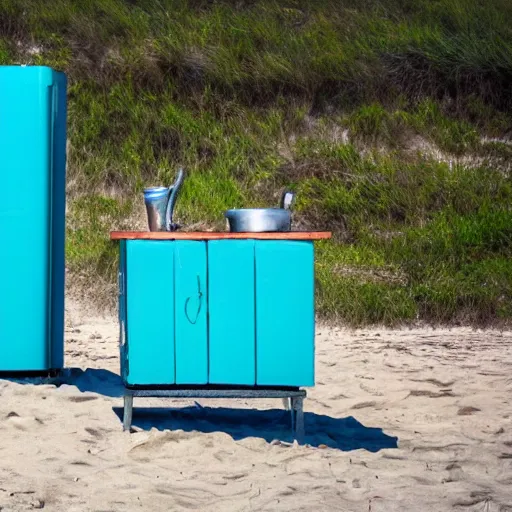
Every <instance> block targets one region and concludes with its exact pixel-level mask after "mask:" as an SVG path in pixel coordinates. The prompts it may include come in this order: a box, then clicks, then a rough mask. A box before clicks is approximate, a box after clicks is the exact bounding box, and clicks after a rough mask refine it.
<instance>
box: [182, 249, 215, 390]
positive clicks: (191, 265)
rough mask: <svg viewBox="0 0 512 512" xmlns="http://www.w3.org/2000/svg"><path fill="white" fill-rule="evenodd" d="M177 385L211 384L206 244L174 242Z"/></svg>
mask: <svg viewBox="0 0 512 512" xmlns="http://www.w3.org/2000/svg"><path fill="white" fill-rule="evenodd" d="M174 246H175V249H174V283H175V284H174V286H175V288H174V301H175V302H174V307H175V333H176V335H175V340H176V384H206V383H207V382H208V329H207V317H208V315H207V307H208V304H207V300H208V296H207V293H208V290H207V278H206V242H197V241H177V242H174Z"/></svg>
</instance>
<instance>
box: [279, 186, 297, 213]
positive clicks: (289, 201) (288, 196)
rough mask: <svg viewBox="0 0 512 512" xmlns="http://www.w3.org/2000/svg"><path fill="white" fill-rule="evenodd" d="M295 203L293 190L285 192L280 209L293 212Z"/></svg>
mask: <svg viewBox="0 0 512 512" xmlns="http://www.w3.org/2000/svg"><path fill="white" fill-rule="evenodd" d="M294 202H295V193H294V192H292V191H291V190H285V191H284V192H283V195H282V196H281V203H280V205H279V206H280V207H281V208H284V209H285V210H291V208H292V205H293V203H294Z"/></svg>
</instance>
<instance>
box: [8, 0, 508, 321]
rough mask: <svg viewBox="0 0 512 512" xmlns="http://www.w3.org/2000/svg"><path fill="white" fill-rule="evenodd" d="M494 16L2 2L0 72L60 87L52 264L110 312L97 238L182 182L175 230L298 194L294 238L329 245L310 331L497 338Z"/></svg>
mask: <svg viewBox="0 0 512 512" xmlns="http://www.w3.org/2000/svg"><path fill="white" fill-rule="evenodd" d="M510 19H512V3H511V2H509V1H507V0H489V1H488V2H484V3H483V2H480V1H478V0H435V1H431V0H417V1H415V2H403V1H401V0H380V1H377V2H376V1H374V0H357V1H356V0H340V1H336V2H335V1H333V0H318V1H316V2H310V1H306V0H303V1H300V0H289V1H288V2H286V3H283V2H277V1H269V0H259V1H255V0H251V1H249V0H248V1H245V2H239V3H234V2H231V1H228V0H219V1H215V2H210V1H207V0H189V1H185V0H168V1H165V2H164V1H149V0H134V1H131V2H126V1H121V0H89V1H79V0H55V1H53V2H46V1H43V0H3V1H2V2H1V4H0V64H11V63H23V64H44V65H50V66H53V67H55V68H57V69H63V70H65V71H66V73H67V75H68V77H69V154H68V197H69V212H68V237H67V262H68V266H69V268H70V270H71V274H72V275H73V276H80V278H81V280H82V281H80V282H85V283H86V284H87V286H86V288H89V289H90V290H91V291H92V292H93V293H96V294H98V293H103V294H104V293H105V290H108V294H109V300H110V301H111V303H114V301H115V294H114V293H112V289H113V283H114V282H115V274H116V264H117V263H116V248H115V245H114V244H112V243H110V242H109V240H108V232H109V231H110V230H111V229H128V228H130V227H131V226H133V225H134V223H137V221H138V222H139V223H140V220H141V219H140V218H138V217H137V216H143V215H144V212H143V205H142V195H141V192H142V189H143V187H144V186H147V185H151V184H169V183H170V182H172V180H173V179H174V175H175V173H176V170H177V168H178V167H180V166H183V167H185V168H186V170H187V175H188V177H187V180H186V181H185V185H184V190H183V193H182V194H181V195H180V199H179V201H178V204H177V212H176V213H177V220H178V221H179V222H180V223H182V224H184V225H185V226H192V227H195V228H197V227H211V228H219V229H223V228H224V225H225V224H224V219H223V212H224V210H226V209H227V208H232V207H240V206H256V205H261V206H270V205H276V204H277V202H278V199H279V195H280V192H281V190H282V189H283V188H284V187H291V188H293V189H294V190H295V191H296V192H297V193H298V201H297V207H296V214H295V219H296V221H297V225H299V226H301V227H311V228H314V229H330V230H332V231H333V233H334V239H333V240H332V241H328V242H322V243H319V244H318V247H317V290H318V297H317V299H318V300H317V306H318V312H319V313H320V314H321V315H322V316H323V317H325V318H335V319H338V320H340V321H343V322H347V323H350V324H353V325H358V324H364V323H386V324H395V323H399V322H410V321H416V320H417V319H421V320H427V321H429V322H434V323H435V322H454V321H464V322H468V323H472V324H486V323H501V322H507V321H510V319H511V318H512V307H511V306H510V304H512V280H511V274H512V264H510V263H509V262H510V261H512V259H511V258H510V256H511V249H512V247H511V244H510V231H509V230H508V227H507V225H512V224H510V222H509V221H510V220H512V219H510V211H511V210H510V204H512V203H511V199H512V180H511V177H510V172H511V171H512V169H511V168H510V162H511V161H512V145H511V144H510V143H509V141H510V134H511V133H512V115H511V112H512V28H511V25H510V23H509V22H508V20H510ZM482 137H486V138H484V139H483V138H482ZM439 156H441V157H442V158H441V159H440V158H439ZM507 223H508V224H507ZM105 285H107V286H105Z"/></svg>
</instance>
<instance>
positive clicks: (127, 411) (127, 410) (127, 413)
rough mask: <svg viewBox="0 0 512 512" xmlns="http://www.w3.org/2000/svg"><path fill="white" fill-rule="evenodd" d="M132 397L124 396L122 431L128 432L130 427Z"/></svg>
mask: <svg viewBox="0 0 512 512" xmlns="http://www.w3.org/2000/svg"><path fill="white" fill-rule="evenodd" d="M132 411H133V395H128V394H126V395H124V411H123V430H130V428H131V426H132Z"/></svg>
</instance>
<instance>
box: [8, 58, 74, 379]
mask: <svg viewBox="0 0 512 512" xmlns="http://www.w3.org/2000/svg"><path fill="white" fill-rule="evenodd" d="M54 81H55V73H54V71H53V70H51V69H49V68H46V67H39V66H37V67H21V66H4V67H0V183H1V184H2V194H1V199H0V371H4V372H5V371H41V370H47V369H49V368H50V367H51V366H52V358H55V360H56V361H57V362H59V363H61V362H62V357H60V358H59V354H57V353H53V348H52V345H51V344H50V333H51V331H52V308H51V303H52V293H56V295H57V297H58V299H57V303H56V306H57V309H59V308H60V309H63V303H62V299H61V298H60V297H63V295H62V296H61V295H59V293H58V291H57V292H56V289H57V288H58V289H59V290H60V288H62V287H63V278H62V277H60V276H61V274H62V272H63V271H64V269H63V233H62V231H63V229H62V223H63V219H62V209H63V198H59V201H57V202H56V207H55V211H54V215H53V216H52V201H53V200H55V196H57V197H59V196H61V195H62V188H63V187H62V180H63V179H64V178H63V176H61V175H56V176H55V178H56V179H52V178H53V176H52V174H53V173H52V167H54V166H55V167H59V168H62V165H63V163H62V155H54V154H53V152H54V151H53V150H54V147H53V146H54V145H55V144H59V142H58V141H59V138H62V133H61V128H58V127H55V126H54V125H55V124H58V123H55V119H54V117H53V111H54V105H55V100H57V106H58V105H60V104H61V101H60V102H59V100H58V98H56V97H54V95H55V94H56V93H55V89H54V87H53V85H54ZM61 114H62V112H61ZM54 130H55V133H57V132H58V136H56V137H54V136H52V132H53V131H54ZM60 144H62V141H60ZM57 174H58V173H57ZM54 187H55V189H54ZM52 198H53V199H52ZM52 217H53V218H52ZM57 217H60V219H56V218H57ZM52 222H55V223H56V225H57V227H58V229H57V230H56V231H55V233H53V243H54V244H55V247H54V250H52V247H51V244H52ZM52 258H55V259H56V261H57V263H58V265H59V266H58V268H53V269H52V265H51V263H52ZM53 277H55V280H53V281H52V279H53ZM55 315H56V316H55V317H54V318H53V320H54V322H56V323H59V322H60V321H61V315H62V313H59V312H58V311H56V313H55ZM53 330H54V331H53V332H55V333H56V336H57V337H61V336H62V335H61V332H60V331H59V329H58V328H57V327H55V326H53ZM61 347H62V344H61ZM59 352H61V349H60V350H59Z"/></svg>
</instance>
